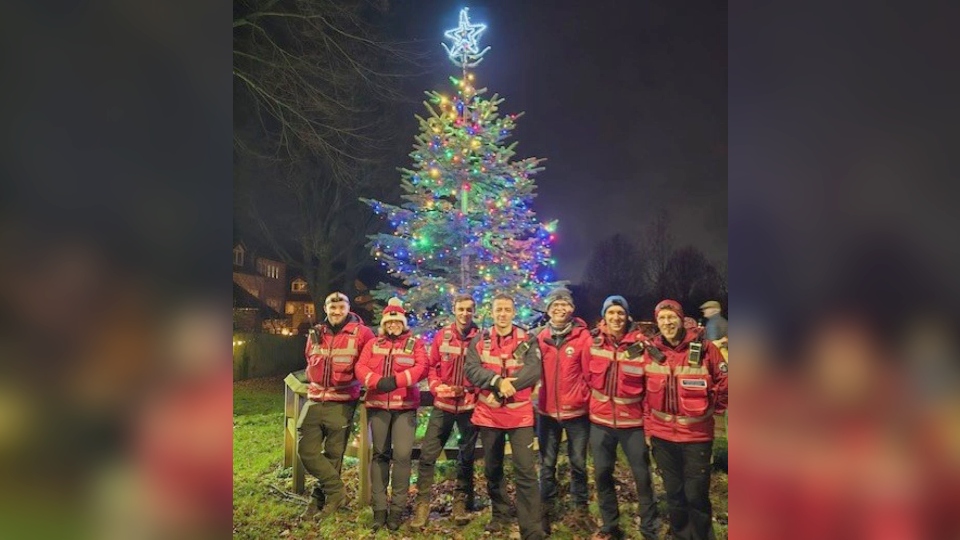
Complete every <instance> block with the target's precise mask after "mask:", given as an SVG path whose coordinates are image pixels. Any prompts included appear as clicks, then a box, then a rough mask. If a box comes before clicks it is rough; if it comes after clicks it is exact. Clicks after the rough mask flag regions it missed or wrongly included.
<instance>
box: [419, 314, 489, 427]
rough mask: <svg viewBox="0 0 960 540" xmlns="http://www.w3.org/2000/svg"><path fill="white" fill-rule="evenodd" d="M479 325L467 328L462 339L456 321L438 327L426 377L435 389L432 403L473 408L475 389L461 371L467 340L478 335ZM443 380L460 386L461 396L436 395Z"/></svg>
mask: <svg viewBox="0 0 960 540" xmlns="http://www.w3.org/2000/svg"><path fill="white" fill-rule="evenodd" d="M478 331H479V329H478V328H477V327H476V326H471V327H470V328H469V329H467V335H466V338H465V339H461V337H460V332H459V331H458V330H457V325H456V323H454V324H451V325H450V326H446V327H444V328H442V329H440V331H439V332H437V335H436V336H434V338H433V346H432V347H431V348H430V367H429V369H428V372H427V379H428V380H429V381H430V391H431V392H433V393H434V399H433V406H434V407H436V408H438V409H440V410H444V411H447V412H452V413H460V412H463V411H472V410H473V408H474V406H475V404H476V402H477V393H476V392H477V389H476V387H475V386H474V385H473V384H472V383H471V382H470V381H469V380H468V379H467V376H466V374H465V372H464V364H465V363H466V357H467V347H469V346H470V340H471V339H473V337H474V336H476V335H477V332H478ZM441 384H446V385H448V386H455V387H460V388H463V390H464V394H463V395H462V396H460V397H439V396H437V395H436V391H437V386H439V385H441Z"/></svg>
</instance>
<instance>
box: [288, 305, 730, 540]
mask: <svg viewBox="0 0 960 540" xmlns="http://www.w3.org/2000/svg"><path fill="white" fill-rule="evenodd" d="M545 308H546V313H547V315H548V317H549V321H548V323H547V324H545V325H544V326H542V327H540V328H538V329H536V330H533V331H528V330H526V329H524V328H522V327H520V326H518V325H517V324H515V322H514V318H515V315H516V310H515V305H514V300H513V298H511V297H510V296H508V295H503V294H499V295H496V296H495V297H494V298H493V300H492V305H491V314H492V318H493V326H492V327H491V328H487V329H480V328H478V327H477V325H476V324H475V323H474V320H473V319H474V312H475V309H476V303H475V301H474V299H473V298H472V297H470V296H466V295H463V296H456V297H454V298H453V314H454V321H453V322H452V323H451V324H449V325H448V326H445V327H443V328H441V329H440V330H439V331H437V333H436V335H435V337H434V339H433V342H432V343H431V344H430V347H429V352H428V350H427V346H426V345H424V343H423V341H422V340H421V339H420V338H418V337H415V336H414V335H413V334H412V333H411V331H410V328H409V326H408V324H407V319H406V313H405V311H404V310H403V307H402V303H401V302H400V300H399V299H397V298H393V299H391V300H390V302H389V303H388V305H387V307H386V308H384V310H383V315H382V317H381V321H380V329H379V335H377V336H374V334H373V332H372V331H371V330H370V329H369V328H368V327H367V326H365V325H364V324H363V322H362V320H361V319H360V317H358V316H357V315H356V314H354V313H352V312H350V305H349V300H348V298H347V297H346V296H345V295H343V294H342V293H333V294H331V295H329V296H328V297H327V298H326V299H325V301H324V312H325V313H326V319H325V320H324V321H323V322H322V323H320V324H318V325H316V326H315V327H313V328H312V329H311V330H310V332H309V336H308V339H307V346H306V357H307V369H306V376H307V379H308V381H309V389H308V398H309V401H308V403H307V404H306V405H305V406H304V410H303V411H302V412H301V414H300V420H299V425H298V429H299V433H300V439H299V441H300V442H299V454H300V458H301V461H302V462H303V465H304V468H305V469H306V470H307V471H308V472H309V473H310V474H312V475H313V476H315V477H316V478H317V485H316V487H315V488H314V491H313V494H312V497H311V502H310V504H309V505H308V506H307V509H306V510H305V512H304V515H305V516H307V517H313V516H316V515H318V514H319V515H321V516H328V515H331V514H333V513H334V512H336V511H337V510H338V509H339V508H340V507H342V506H343V505H344V504H345V495H344V486H343V482H342V480H341V479H340V468H341V464H342V458H343V454H344V451H345V450H346V444H347V439H348V435H349V433H350V431H351V427H352V419H353V414H354V411H355V409H356V407H357V404H358V401H359V396H360V389H361V388H360V387H361V384H362V385H363V386H365V387H366V388H367V392H366V396H365V399H364V406H365V407H367V410H368V418H369V427H370V430H371V433H372V443H373V444H372V446H373V451H372V454H373V456H372V464H371V471H372V475H371V488H372V506H373V528H374V529H380V528H382V527H386V528H388V529H390V530H397V529H399V528H400V526H401V524H402V523H403V514H404V510H405V509H406V506H407V502H408V491H409V486H410V475H411V468H412V452H413V444H414V438H415V432H416V426H417V408H418V407H419V406H420V390H419V384H420V382H421V381H422V380H423V379H424V378H426V379H427V380H428V381H429V387H430V390H431V392H432V393H433V395H434V396H435V400H434V404H433V409H432V411H431V415H430V420H429V424H428V426H427V431H426V434H425V436H424V438H423V441H422V442H421V452H420V459H419V464H418V467H419V470H418V480H417V488H418V489H417V497H416V500H415V501H414V515H413V519H412V521H411V522H410V526H411V528H422V527H424V526H425V525H426V523H427V521H428V519H429V513H430V501H431V494H432V486H433V482H434V473H435V464H436V460H437V458H438V457H439V455H440V453H441V451H442V450H443V447H444V445H445V444H446V442H447V439H448V438H449V437H450V435H451V433H452V430H453V426H454V425H456V426H457V429H458V431H459V432H460V444H459V450H460V451H459V453H458V459H457V461H458V464H457V465H458V466H457V487H456V495H455V498H454V503H453V516H452V517H453V519H454V520H455V521H456V522H457V523H458V524H460V525H463V524H466V523H468V522H469V521H470V516H469V514H468V512H469V510H471V509H472V508H473V506H474V501H473V499H474V485H473V477H474V474H473V471H474V450H475V448H476V441H477V438H479V439H480V441H481V444H482V448H483V464H484V475H485V478H486V483H487V492H488V495H489V497H490V501H491V507H492V513H491V519H490V522H489V523H488V524H487V525H486V530H487V531H490V532H492V533H494V534H496V533H498V532H504V534H505V530H506V529H507V527H508V525H509V524H510V523H511V522H512V520H513V519H514V516H515V518H516V520H517V522H518V523H519V526H520V534H521V537H522V538H524V539H525V540H526V539H540V538H546V537H547V535H549V534H550V530H551V525H552V523H553V522H554V521H555V520H557V519H558V518H559V516H560V513H561V502H560V501H559V500H558V495H557V457H558V454H559V451H560V446H561V441H562V439H563V435H564V433H565V434H566V441H567V444H566V446H567V453H568V456H569V460H570V469H571V481H570V494H571V499H572V501H571V505H572V508H571V512H570V513H572V515H573V521H574V523H576V525H577V526H578V527H579V528H584V529H587V530H594V529H596V528H597V526H596V522H595V521H594V520H593V518H592V517H591V515H590V512H589V510H588V503H589V493H588V487H587V467H586V461H587V447H588V446H589V448H590V452H591V454H592V456H593V462H594V480H595V484H596V490H597V500H598V506H599V509H600V518H601V525H600V527H599V529H598V530H596V532H595V534H594V538H596V539H602V538H623V537H624V531H623V528H622V527H621V524H620V513H619V504H618V500H617V495H616V489H615V482H614V476H613V472H614V467H615V465H616V462H617V447H618V445H619V446H620V447H621V448H622V449H623V452H624V454H625V455H626V457H627V461H628V463H629V466H630V469H631V472H632V474H633V478H634V480H635V483H636V490H637V496H638V502H639V514H640V529H641V533H642V535H643V537H644V538H648V539H649V538H659V537H660V534H659V516H658V513H657V507H656V501H655V498H654V493H653V489H652V485H651V477H650V449H651V447H652V452H653V459H654V460H655V461H656V464H657V467H658V468H659V470H660V473H661V475H662V477H663V482H664V488H665V491H666V502H667V508H668V518H669V523H670V529H671V531H672V533H673V535H674V537H675V538H683V539H686V538H689V539H707V538H711V537H712V523H711V521H712V520H711V513H712V510H711V506H710V500H709V485H710V459H711V454H712V442H713V431H714V420H713V417H714V415H715V414H718V413H722V412H723V411H724V410H725V409H726V406H727V364H726V361H725V359H724V357H723V356H722V355H721V354H720V351H719V350H718V349H717V347H716V346H715V345H714V344H713V343H712V342H711V341H709V340H706V339H703V338H702V336H701V334H700V333H699V332H692V331H688V330H687V329H686V328H685V326H684V324H683V321H684V314H683V309H682V307H681V306H680V304H679V303H677V302H675V301H673V300H664V301H662V302H660V303H659V304H657V306H656V308H655V310H654V317H655V319H656V323H657V327H658V329H659V333H657V334H656V335H655V336H653V337H648V336H646V335H644V334H643V333H642V332H641V331H640V330H639V329H638V328H637V327H636V325H634V324H633V322H632V320H631V318H630V313H629V306H628V304H627V301H626V300H625V299H624V298H623V297H622V296H610V297H608V298H607V299H606V300H605V301H604V303H603V307H602V309H601V316H602V320H601V321H600V323H599V324H598V325H597V326H596V327H595V328H593V329H591V328H589V327H588V325H587V324H586V322H584V320H583V319H581V318H579V317H575V316H574V310H575V305H574V302H573V298H572V296H571V294H570V292H569V291H567V290H566V289H558V290H555V291H553V292H552V293H551V294H550V295H549V296H548V297H547V299H546V306H545ZM534 393H536V396H535V395H534ZM535 436H536V440H535ZM507 442H509V444H510V450H511V451H510V457H511V460H512V462H513V472H514V475H513V481H514V483H515V487H516V497H515V505H511V503H510V502H509V501H508V498H507V491H506V476H505V474H504V458H505V448H506V443H507ZM535 443H537V444H538V445H539V446H538V447H539V477H538V471H537V463H538V459H537V450H534V445H535ZM388 485H389V486H390V487H391V495H392V496H391V497H390V498H389V499H388V496H387V487H388Z"/></svg>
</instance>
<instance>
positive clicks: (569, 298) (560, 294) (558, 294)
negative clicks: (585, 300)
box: [546, 287, 577, 310]
mask: <svg viewBox="0 0 960 540" xmlns="http://www.w3.org/2000/svg"><path fill="white" fill-rule="evenodd" d="M557 300H563V301H564V302H566V303H568V304H570V305H571V306H572V307H577V306H576V304H574V303H573V295H572V294H570V291H568V290H567V289H565V288H563V287H560V288H558V289H554V290H552V291H550V294H548V295H547V308H546V309H548V310H549V309H550V304H552V303H554V302H556V301H557Z"/></svg>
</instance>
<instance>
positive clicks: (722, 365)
mask: <svg viewBox="0 0 960 540" xmlns="http://www.w3.org/2000/svg"><path fill="white" fill-rule="evenodd" d="M719 368H720V373H726V372H727V363H726V362H720V366H719Z"/></svg>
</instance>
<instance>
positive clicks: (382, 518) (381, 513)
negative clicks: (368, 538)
mask: <svg viewBox="0 0 960 540" xmlns="http://www.w3.org/2000/svg"><path fill="white" fill-rule="evenodd" d="M386 524H387V511H386V510H374V511H373V523H372V524H370V528H371V529H373V532H377V531H379V530H380V529H381V528H383V526H384V525H386Z"/></svg>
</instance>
